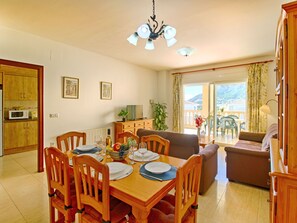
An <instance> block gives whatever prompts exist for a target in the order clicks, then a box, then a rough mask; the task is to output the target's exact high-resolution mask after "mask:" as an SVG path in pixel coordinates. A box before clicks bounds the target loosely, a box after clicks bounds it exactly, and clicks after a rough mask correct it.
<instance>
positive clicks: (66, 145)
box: [57, 132, 87, 151]
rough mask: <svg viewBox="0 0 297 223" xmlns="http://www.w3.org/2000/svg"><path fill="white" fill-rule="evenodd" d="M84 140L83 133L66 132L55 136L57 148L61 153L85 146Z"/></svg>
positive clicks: (84, 134) (84, 135)
mask: <svg viewBox="0 0 297 223" xmlns="http://www.w3.org/2000/svg"><path fill="white" fill-rule="evenodd" d="M86 138H87V137H86V133H84V132H67V133H65V134H63V135H60V136H57V146H58V149H60V150H61V151H68V150H74V149H75V148H76V147H78V146H80V145H86Z"/></svg>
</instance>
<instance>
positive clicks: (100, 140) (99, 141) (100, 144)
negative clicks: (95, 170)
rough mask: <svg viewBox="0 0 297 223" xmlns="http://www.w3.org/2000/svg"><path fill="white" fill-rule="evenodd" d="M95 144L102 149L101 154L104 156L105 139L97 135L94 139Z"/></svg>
mask: <svg viewBox="0 0 297 223" xmlns="http://www.w3.org/2000/svg"><path fill="white" fill-rule="evenodd" d="M96 144H97V145H98V146H99V147H100V148H101V149H102V150H101V155H102V156H105V154H106V142H105V139H104V138H103V137H102V136H99V137H98V140H97V141H96Z"/></svg>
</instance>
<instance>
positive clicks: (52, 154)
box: [44, 147, 71, 207]
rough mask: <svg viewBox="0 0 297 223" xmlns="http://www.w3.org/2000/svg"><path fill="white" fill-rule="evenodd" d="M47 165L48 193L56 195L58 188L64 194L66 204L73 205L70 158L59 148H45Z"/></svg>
mask: <svg viewBox="0 0 297 223" xmlns="http://www.w3.org/2000/svg"><path fill="white" fill-rule="evenodd" d="M44 153H45V166H46V174H47V182H48V194H49V196H54V194H55V191H56V190H58V191H59V192H60V193H61V194H63V196H64V205H65V206H66V207H68V206H70V205H71V199H70V173H69V160H68V157H67V155H66V154H65V153H63V152H62V151H60V150H59V149H57V148H54V147H49V148H45V150H44Z"/></svg>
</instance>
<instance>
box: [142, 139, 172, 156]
mask: <svg viewBox="0 0 297 223" xmlns="http://www.w3.org/2000/svg"><path fill="white" fill-rule="evenodd" d="M141 142H145V143H147V149H148V150H151V151H152V152H155V153H159V154H164V155H167V156H168V155H169V149H170V141H169V140H167V139H164V138H163V137H161V136H158V135H147V136H142V137H141Z"/></svg>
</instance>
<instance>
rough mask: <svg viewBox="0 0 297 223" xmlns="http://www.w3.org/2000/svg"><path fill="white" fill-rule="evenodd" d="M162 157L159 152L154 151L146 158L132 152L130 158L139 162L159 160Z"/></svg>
mask: <svg viewBox="0 0 297 223" xmlns="http://www.w3.org/2000/svg"><path fill="white" fill-rule="evenodd" d="M159 158H160V155H159V154H158V153H153V152H152V154H151V155H150V156H149V157H144V159H143V160H142V157H141V156H140V157H138V156H134V157H133V155H132V154H131V155H129V159H130V160H134V161H137V162H142V161H143V162H149V161H153V160H157V159H159Z"/></svg>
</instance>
